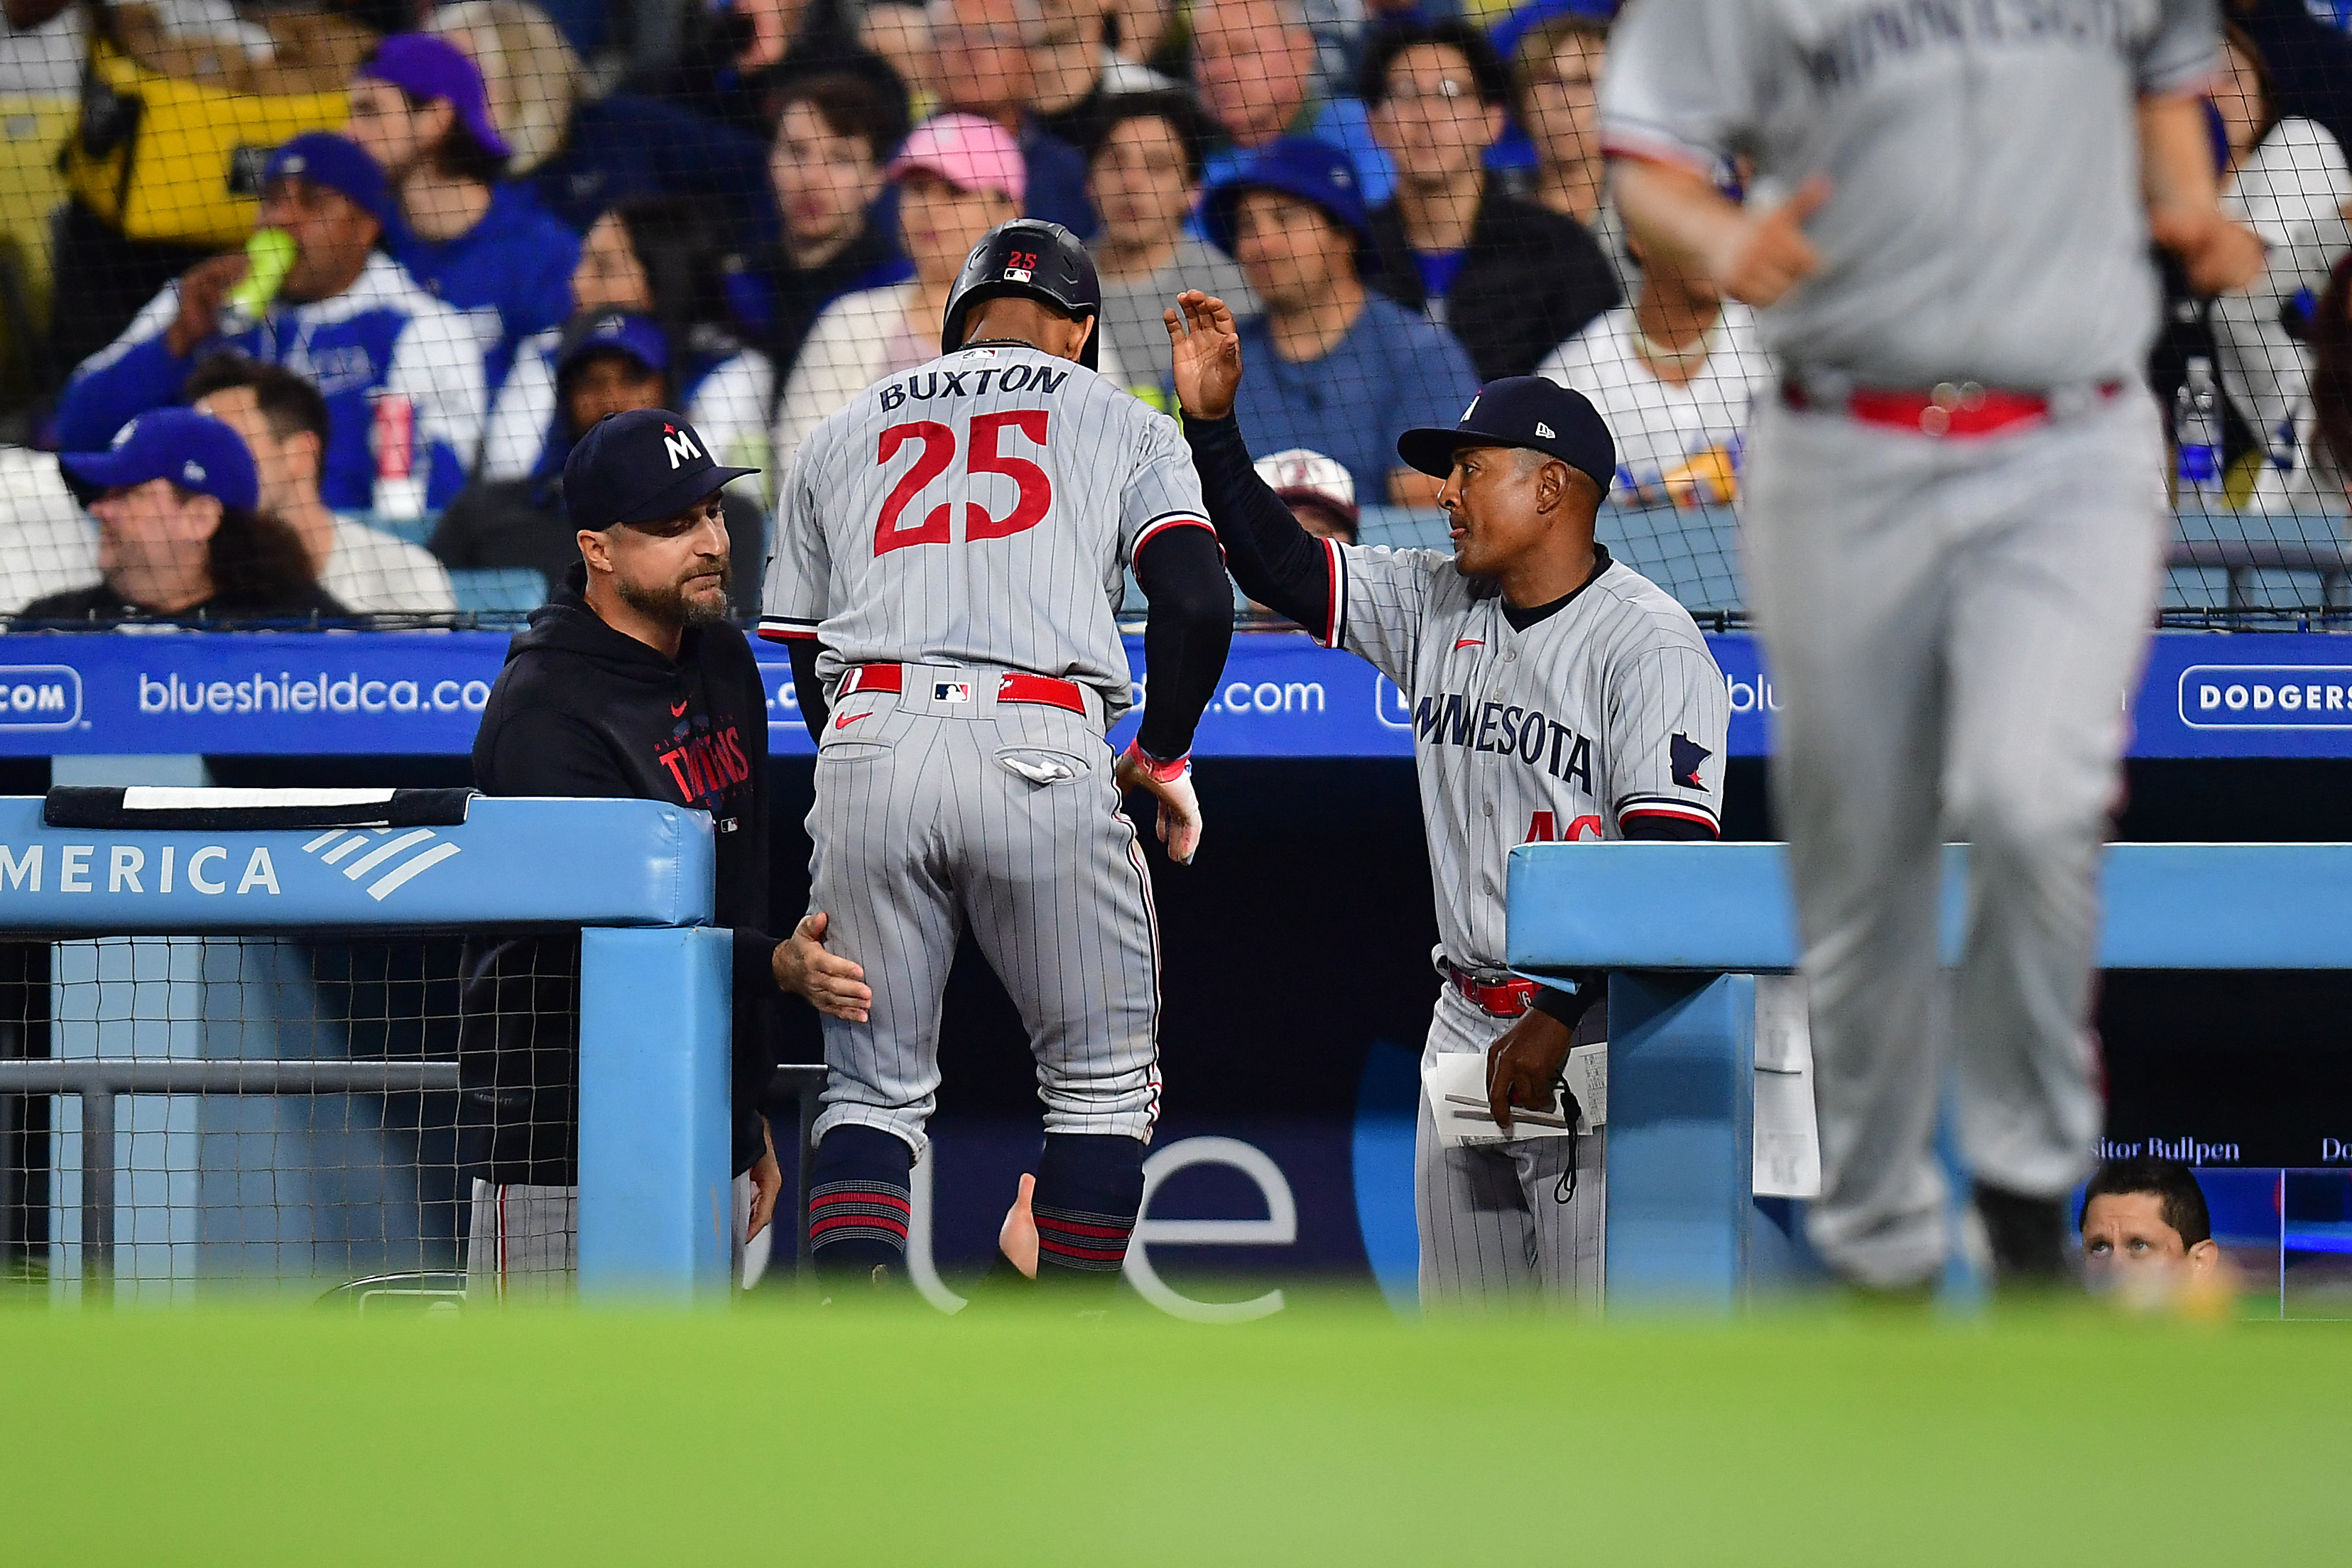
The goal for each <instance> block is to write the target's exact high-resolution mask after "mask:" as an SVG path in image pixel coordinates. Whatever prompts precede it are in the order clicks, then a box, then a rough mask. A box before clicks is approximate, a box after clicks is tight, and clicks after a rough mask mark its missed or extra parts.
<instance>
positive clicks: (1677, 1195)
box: [1608, 974, 1756, 1310]
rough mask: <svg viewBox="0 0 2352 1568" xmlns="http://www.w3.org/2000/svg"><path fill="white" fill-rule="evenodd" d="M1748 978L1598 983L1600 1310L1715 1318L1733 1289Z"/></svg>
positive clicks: (1740, 1204) (1741, 1198) (1744, 1121)
mask: <svg viewBox="0 0 2352 1568" xmlns="http://www.w3.org/2000/svg"><path fill="white" fill-rule="evenodd" d="M1755 1070H1756V980H1755V977H1754V976H1752V975H1747V974H1714V975H1665V974H1613V975H1612V976H1611V977H1610V981H1609V1144H1608V1168H1609V1226H1608V1248H1609V1267H1608V1280H1609V1301H1610V1305H1611V1307H1612V1308H1616V1307H1621V1306H1631V1307H1637V1308H1638V1307H1646V1306H1674V1307H1694V1308H1701V1309H1708V1310H1728V1309H1729V1308H1731V1307H1734V1306H1737V1305H1738V1304H1739V1302H1740V1300H1741V1299H1742V1298H1743V1297H1744V1296H1745V1294H1746V1291H1747V1281H1748V1251H1749V1246H1750V1227H1751V1226H1753V1224H1754V1215H1755V1205H1754V1202H1753V1199H1752V1198H1751V1196H1750V1194H1749V1182H1750V1178H1751V1174H1752V1154H1751V1150H1752V1148H1753V1146H1754V1142H1755V1091H1754V1084H1753V1079H1754V1075H1755Z"/></svg>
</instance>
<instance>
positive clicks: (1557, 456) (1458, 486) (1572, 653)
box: [1167, 290, 1730, 1308]
mask: <svg viewBox="0 0 2352 1568" xmlns="http://www.w3.org/2000/svg"><path fill="white" fill-rule="evenodd" d="M1178 303H1179V304H1180V305H1181V308H1182V311H1183V320H1182V321H1181V322H1180V321H1179V319H1178V315H1177V312H1176V311H1174V310H1171V311H1169V312H1168V313H1167V324H1168V331H1169V333H1170V336H1171V338H1172V339H1174V340H1175V376H1176V390H1177V395H1178V396H1179V397H1180V398H1181V401H1182V405H1183V410H1184V436H1185V439H1186V440H1187V441H1189V442H1190V443H1191V445H1192V459H1193V462H1194V463H1195V464H1196V465H1197V466H1198V468H1199V470H1200V474H1201V481H1202V488H1203V489H1205V490H1206V492H1207V494H1208V497H1209V505H1210V515H1211V517H1212V518H1213V520H1214V521H1215V522H1216V525H1217V532H1218V535H1219V537H1220V538H1221V539H1222V540H1223V542H1224V546H1225V552H1226V558H1227V561H1228V563H1229V564H1230V565H1231V567H1232V570H1233V574H1234V581H1235V582H1237V583H1239V584H1241V586H1242V588H1243V591H1244V592H1245V593H1247V594H1248V595H1250V596H1251V597H1253V598H1255V599H1257V600H1259V601H1260V602H1262V603H1264V604H1266V605H1271V606H1272V607H1273V608H1275V609H1276V610H1278V611H1280V612H1281V613H1282V614H1284V615H1286V616H1289V617H1290V618H1291V619H1293V620H1295V621H1297V623H1298V624H1299V625H1301V626H1305V627H1307V628H1308V630H1309V631H1310V632H1312V633H1313V634H1314V635H1315V636H1316V637H1318V638H1319V639H1320V640H1321V641H1322V642H1323V643H1324V644H1326V645H1327V646H1328V647H1345V648H1348V649H1349V650H1350V651H1352V652H1354V653H1357V654H1360V655H1361V656H1363V657H1364V658H1367V659H1369V660H1370V661H1371V662H1372V663H1373V664H1374V665H1376V666H1378V667H1379V668H1380V670H1381V673H1382V674H1384V675H1386V676H1387V677H1388V678H1389V679H1391V680H1393V681H1395V682H1396V684H1397V688H1398V689H1400V690H1401V691H1402V692H1403V693H1404V695H1405V699H1406V700H1407V701H1408V702H1410V703H1411V704H1412V710H1413V766H1414V768H1415V771H1416V772H1417V773H1418V774H1419V776H1420V781H1421V799H1422V809H1423V815H1424V817H1425V819H1426V824H1427V828H1428V836H1429V864H1430V878H1431V881H1432V882H1433V885H1434V889H1435V892H1436V896H1437V929H1438V934H1439V936H1440V938H1441V939H1442V941H1441V943H1440V945H1439V948H1438V950H1437V952H1435V953H1434V954H1433V957H1434V959H1435V962H1436V964H1437V967H1438V969H1439V971H1440V973H1442V974H1443V975H1444V986H1443V987H1442V988H1441V990H1440V991H1439V994H1438V998H1437V1008H1436V1014H1435V1016H1434V1017H1433V1018H1432V1020H1431V1022H1430V1028H1429V1044H1428V1047H1427V1050H1426V1052H1425V1054H1424V1056H1423V1065H1424V1068H1426V1067H1427V1066H1429V1065H1430V1064H1431V1063H1432V1062H1433V1061H1434V1059H1435V1058H1437V1057H1438V1056H1440V1055H1441V1054H1444V1053H1448V1052H1456V1051H1483V1052H1486V1056H1487V1063H1486V1083H1487V1098H1488V1110H1489V1112H1490V1114H1491V1116H1492V1119H1493V1121H1495V1122H1496V1124H1497V1125H1498V1126H1499V1127H1501V1128H1503V1129H1506V1130H1507V1129H1509V1128H1510V1127H1511V1124H1512V1121H1513V1110H1514V1109H1515V1108H1516V1109H1517V1110H1532V1111H1543V1110H1549V1109H1551V1108H1552V1107H1553V1106H1554V1104H1555V1093H1556V1086H1557V1085H1558V1084H1559V1079H1560V1077H1561V1069H1562V1067H1563V1064H1564V1063H1565V1061H1566V1059H1567V1057H1568V1052H1569V1049H1570V1044H1571V1042H1572V1041H1573V1040H1577V1039H1581V1038H1588V1037H1597V1036H1598V1034H1599V1032H1600V1030H1601V1027H1602V1026H1603V1025H1604V1023H1605V1019H1606V1016H1607V1015H1606V1014H1605V1012H1602V1011H1599V1010H1597V1009H1595V1008H1594V1004H1595V1003H1596V1002H1597V1001H1598V1000H1599V999H1600V987H1599V984H1598V980H1599V977H1598V976H1593V977H1591V978H1589V979H1587V980H1586V981H1585V982H1584V983H1583V984H1580V985H1579V986H1578V987H1577V988H1576V989H1575V991H1574V992H1572V993H1570V992H1567V991H1561V990H1554V989H1551V988H1549V987H1538V986H1537V985H1536V984H1534V983H1533V982H1531V981H1527V980H1522V979H1519V978H1517V977H1516V976H1514V975H1512V974H1510V973H1507V971H1505V970H1504V968H1503V967H1502V963H1503V885H1504V862H1505V858H1506V857H1507V856H1508V855H1509V853H1510V850H1511V847H1512V846H1514V845H1517V844H1521V843H1526V842H1530V841H1534V840H1563V839H1581V838H1619V837H1635V838H1713V837H1716V836H1717V832H1718V817H1717V812H1718V811H1719V810H1720V805H1719V803H1720V802H1721V800H1722V798H1723V760H1724V741H1725V731H1726V728H1727V725H1728V724H1729V722H1730V704H1729V701H1728V699H1727V695H1726V691H1725V687H1724V682H1723V672H1722V671H1721V670H1719V669H1717V668H1716V664H1715V659H1714V658H1713V657H1712V656H1711V655H1710V654H1709V653H1708V652H1707V647H1706V639H1705V638H1703V637H1700V635H1699V630H1698V627H1697V626H1696V625H1695V624H1693V622H1692V620H1691V618H1690V615H1689V613H1688V612H1687V611H1685V610H1684V608H1683V607H1682V606H1681V605H1678V604H1676V603H1675V601H1674V600H1673V599H1672V598H1670V597H1668V596H1667V595H1665V594H1664V593H1663V592H1662V591H1660V590H1659V589H1658V588H1657V587H1656V586H1654V584H1651V583H1650V582H1648V581H1647V580H1646V579H1644V578H1643V577H1642V576H1641V575H1640V574H1637V573H1635V572H1633V570H1632V569H1631V568H1629V567H1627V566H1625V565H1623V564H1622V563H1617V562H1614V561H1612V560H1611V559H1610V556H1609V551H1608V548H1607V547H1606V546H1604V545H1601V544H1600V543H1598V542H1595V541H1594V539H1593V537H1592V525H1593V516H1594V513H1595V511H1596V510H1598V508H1599V507H1600V505H1601V497H1602V496H1603V495H1605V494H1606V493H1607V492H1608V489H1609V484H1610V480H1611V479H1612V476H1613V475H1614V474H1615V472H1616V467H1617V460H1616V450H1615V443H1614V442H1613V441H1612V439H1611V437H1610V434H1609V429H1608V426H1605V425H1603V424H1602V423H1601V416H1600V415H1598V414H1596V413H1595V412H1593V408H1592V405H1591V404H1590V403H1588V402H1586V401H1585V400H1584V398H1583V396H1582V395H1580V394H1578V393H1574V392H1571V391H1569V390H1568V389H1567V388H1565V387H1561V386H1559V385H1556V384H1553V383H1551V382H1549V381H1545V380H1543V379H1541V378H1540V377H1537V376H1513V377H1510V378H1508V379H1507V380H1503V381H1496V382H1491V383H1489V384H1487V385H1486V387H1485V388H1483V389H1482V390H1481V391H1480V392H1479V394H1478V395H1477V396H1476V397H1475V398H1474V399H1472V400H1471V404H1470V406H1469V407H1468V408H1467V409H1466V410H1465V411H1464V413H1463V416H1462V418H1461V421H1460V423H1459V424H1457V425H1456V426H1454V427H1453V428H1452V429H1431V428H1422V429H1414V430H1408V431H1406V432H1405V433H1404V435H1403V436H1402V437H1399V439H1398V441H1397V455H1398V456H1399V457H1401V458H1403V459H1404V460H1405V461H1406V462H1407V463H1409V464H1411V465H1412V467H1413V468H1416V469H1418V470H1419V471H1420V472H1422V473H1424V474H1428V475H1430V476H1431V477H1433V478H1436V479H1444V481H1445V486H1444V490H1443V491H1442V492H1441V493H1440V495H1439V497H1438V504H1439V505H1441V506H1443V507H1444V509H1445V510H1446V512H1447V514H1448V516H1449V518H1450V521H1451V522H1452V533H1453V537H1454V549H1453V550H1452V551H1451V552H1446V551H1440V550H1387V549H1371V548H1365V547H1361V546H1358V545H1353V544H1345V543H1341V542H1339V541H1337V540H1330V539H1320V538H1317V537H1316V536H1315V535H1313V534H1312V533H1310V532H1309V531H1307V529H1305V528H1303V527H1301V526H1300V525H1299V524H1298V523H1297V521H1294V520H1293V518H1292V516H1291V513H1290V511H1289V510H1288V509H1287V508H1286V507H1285V506H1284V504H1283V502H1282V501H1281V500H1280V499H1279V498H1278V496H1277V495H1276V492H1275V490H1274V489H1272V488H1271V487H1269V486H1268V485H1267V484H1266V483H1265V480H1264V479H1262V478H1260V477H1259V476H1258V474H1257V473H1256V472H1255V470H1254V469H1253V468H1252V466H1251V463H1250V458H1249V452H1248V449H1247V448H1246V447H1244V445H1243V442H1242V437H1241V431H1240V428H1239V426H1238V425H1237V424H1236V422H1235V421H1234V417H1233V407H1234V392H1235V389H1236V388H1237V387H1238V386H1239V385H1240V384H1241V375H1242V358H1241V338H1240V336H1239V334H1238V333H1237V332H1236V331H1234V318H1233V313H1232V312H1231V311H1230V310H1227V309H1226V307H1225V304H1224V301H1223V300H1214V299H1210V298H1208V297H1206V296H1204V295H1202V294H1201V293H1200V292H1199V291H1197V290H1192V291H1187V292H1186V293H1184V294H1183V295H1181V296H1180V298H1179V300H1178ZM1558 1104H1559V1110H1561V1111H1563V1112H1566V1113H1567V1114H1570V1115H1574V1114H1575V1111H1574V1110H1573V1108H1572V1107H1571V1105H1570V1102H1569V1101H1567V1100H1559V1102H1558ZM1601 1156H1602V1137H1601V1135H1600V1134H1599V1133H1598V1132H1597V1131H1596V1132H1595V1134H1594V1135H1592V1136H1589V1137H1584V1138H1580V1139H1576V1138H1567V1139H1563V1138H1544V1139H1530V1140H1526V1141H1520V1142H1510V1143H1506V1144H1500V1145H1492V1144H1490V1145H1484V1146H1465V1147H1461V1148H1453V1149H1447V1148H1443V1147H1441V1146H1440V1144H1439V1142H1438V1137H1437V1129H1436V1123H1435V1121H1434V1118H1433V1110H1432V1107H1431V1105H1430V1103H1429V1099H1428V1096H1427V1094H1426V1093H1424V1094H1423V1100H1422V1105H1421V1120H1420V1131H1419V1133H1418V1135H1417V1136H1416V1138H1415V1141H1414V1170H1413V1192H1414V1205H1415V1209H1416V1213H1417V1215H1418V1218H1419V1221H1420V1229H1421V1298H1422V1301H1423V1305H1424V1306H1426V1307H1432V1308H1445V1307H1475V1306H1486V1305H1499V1304H1502V1303H1504V1302H1506V1301H1511V1300H1543V1301H1547V1302H1568V1301H1574V1302H1578V1303H1581V1304H1585V1305H1591V1306H1597V1305H1598V1304H1599V1301H1600V1289H1601V1225H1602V1217H1603V1214H1604V1194H1603V1191H1602V1181H1601V1169H1602V1160H1601Z"/></svg>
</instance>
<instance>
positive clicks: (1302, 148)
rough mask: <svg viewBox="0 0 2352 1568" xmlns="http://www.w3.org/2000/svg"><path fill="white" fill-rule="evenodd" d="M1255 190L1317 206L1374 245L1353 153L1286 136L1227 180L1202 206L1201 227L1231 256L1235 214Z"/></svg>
mask: <svg viewBox="0 0 2352 1568" xmlns="http://www.w3.org/2000/svg"><path fill="white" fill-rule="evenodd" d="M1252 191H1279V192H1281V193H1282V194H1283V195H1286V196H1297V198H1298V199H1299V200H1300V201H1303V202H1312V203H1314V204H1315V205H1317V206H1318V207H1321V208H1322V209H1323V210H1324V212H1325V213H1327V214H1328V215H1329V216H1330V218H1331V221H1332V222H1334V223H1336V224H1338V225H1339V226H1340V227H1341V228H1344V229H1346V230H1347V231H1348V232H1349V233H1350V234H1352V235H1354V236H1355V237H1356V243H1357V244H1358V245H1359V246H1364V245H1369V244H1370V243H1371V238H1372V226H1371V222H1370V219H1368V218H1367V217H1365V216H1364V188H1363V183H1362V182H1361V181H1360V180H1359V179H1358V178H1357V177H1356V165H1355V164H1354V163H1352V162H1351V161H1350V160H1349V157H1348V154H1347V153H1343V152H1341V151H1340V150H1339V148H1337V147H1334V146H1332V145H1331V143H1329V142H1318V141H1317V140H1316V139H1315V138H1314V137H1312V136H1286V137H1284V138H1282V139H1281V140H1280V141H1278V142H1269V143H1267V144H1266V146H1265V149H1264V150H1263V151H1262V152H1260V153H1258V155H1257V156H1256V157H1255V158H1253V159H1251V160H1250V161H1249V163H1248V164H1247V165H1246V166H1244V168H1243V169H1242V170H1241V171H1240V172H1239V173H1238V174H1230V175H1227V176H1226V177H1225V178H1224V179H1223V180H1221V181H1219V182H1218V183H1217V184H1216V186H1215V187H1214V188H1213V189H1212V190H1211V191H1210V192H1209V199H1208V200H1207V201H1206V202H1204V203H1203V204H1202V209H1201V226H1202V230H1203V231H1204V232H1206V233H1207V235H1208V237H1209V238H1210V240H1211V242H1212V243H1213V244H1214V245H1215V246H1216V247H1217V248H1218V249H1219V250H1222V251H1223V252H1224V253H1225V254H1226V255H1227V256H1231V255H1233V254H1234V208H1235V207H1236V206H1238V205H1241V199H1242V198H1243V197H1244V196H1245V195H1248V194H1249V193H1250V192H1252Z"/></svg>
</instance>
